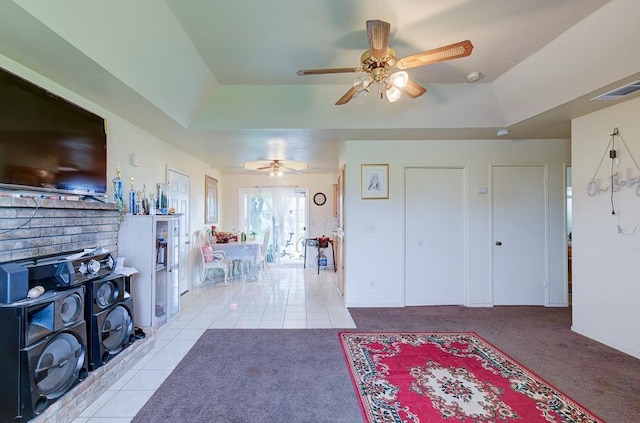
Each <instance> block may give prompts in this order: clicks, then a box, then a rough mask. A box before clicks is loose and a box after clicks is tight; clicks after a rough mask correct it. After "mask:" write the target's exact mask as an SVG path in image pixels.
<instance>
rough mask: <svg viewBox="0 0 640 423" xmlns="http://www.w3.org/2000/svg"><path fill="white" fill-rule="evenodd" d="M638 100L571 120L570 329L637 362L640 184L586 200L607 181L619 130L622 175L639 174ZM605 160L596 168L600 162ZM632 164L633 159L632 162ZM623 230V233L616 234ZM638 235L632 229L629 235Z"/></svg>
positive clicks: (639, 352)
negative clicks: (592, 186) (594, 184)
mask: <svg viewBox="0 0 640 423" xmlns="http://www.w3.org/2000/svg"><path fill="white" fill-rule="evenodd" d="M639 114H640V98H636V99H634V100H629V101H627V102H624V103H620V104H617V105H614V106H611V107H609V108H607V109H604V110H601V111H598V112H595V113H592V114H589V115H586V116H583V117H581V118H578V119H575V120H574V121H573V123H572V140H571V146H572V153H571V154H572V172H573V175H572V179H573V234H572V235H573V242H572V249H573V300H574V306H573V326H572V328H573V330H574V331H576V332H578V333H581V334H583V335H585V336H588V337H590V338H593V339H595V340H598V341H600V342H602V343H604V344H607V345H609V346H611V347H613V348H616V349H619V350H621V351H624V352H626V353H628V354H631V355H633V356H634V357H638V358H640V332H638V330H637V327H638V323H639V322H640V307H638V300H639V299H640V281H639V277H638V275H639V274H640V260H639V259H638V251H639V250H640V228H639V227H640V196H639V195H638V194H640V193H639V192H638V190H637V189H638V187H639V186H640V184H639V183H635V184H633V185H632V186H631V187H629V188H623V189H621V190H619V191H618V192H617V193H616V194H615V195H614V205H615V210H616V214H615V215H612V213H611V211H612V208H611V196H610V192H605V193H601V194H599V195H594V196H590V195H588V193H587V189H586V187H587V184H588V183H589V182H590V181H591V180H592V178H593V177H594V175H596V179H601V180H602V182H603V185H605V186H607V185H608V184H609V183H610V179H608V178H609V175H610V174H611V164H612V161H611V159H609V155H608V150H609V149H610V147H607V145H608V144H609V142H610V141H611V138H612V137H611V134H612V133H613V130H614V128H618V130H619V132H620V135H621V137H622V139H623V140H624V143H625V144H626V145H627V147H628V148H629V150H631V153H632V155H630V154H629V152H628V151H627V150H626V149H625V148H624V145H623V144H622V143H621V142H620V140H619V139H617V137H616V144H615V149H616V150H617V151H618V154H619V158H620V165H619V170H620V171H621V172H622V173H623V174H624V175H625V176H626V173H627V171H628V170H629V172H630V174H631V175H632V177H635V178H638V177H640V169H638V167H637V164H640V120H639V119H638V115H639ZM603 154H605V155H606V157H605V158H604V159H603V163H602V165H601V166H600V169H599V170H598V171H596V169H598V164H599V162H600V160H601V159H602V157H603ZM633 159H635V162H634V161H633ZM618 227H620V231H621V233H619V230H618ZM634 231H635V232H634Z"/></svg>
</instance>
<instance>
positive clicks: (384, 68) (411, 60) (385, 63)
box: [298, 20, 473, 106]
mask: <svg viewBox="0 0 640 423" xmlns="http://www.w3.org/2000/svg"><path fill="white" fill-rule="evenodd" d="M390 29H391V25H390V24H389V23H388V22H384V21H380V20H372V21H367V37H368V39H369V50H367V51H365V52H364V53H363V54H362V56H361V57H360V66H357V67H353V68H328V69H302V70H299V71H298V75H300V76H303V75H321V74H331V73H353V72H366V73H367V75H365V76H361V77H357V78H356V79H355V80H354V82H353V87H351V88H350V89H349V91H347V92H346V93H345V94H344V95H343V96H342V97H341V98H340V99H339V100H338V101H337V102H336V106H339V105H341V104H346V103H348V102H349V101H351V99H354V98H355V100H356V101H357V102H358V103H361V102H362V100H364V97H365V96H366V95H367V94H368V93H369V90H370V88H371V85H372V84H374V83H377V85H378V93H379V94H380V98H381V99H382V98H384V97H385V96H386V97H387V99H388V100H389V101H390V102H392V103H393V102H394V101H396V100H398V98H400V95H401V92H404V93H405V94H406V95H408V96H409V97H411V98H417V97H420V96H421V95H422V94H424V93H425V92H427V89H426V88H425V87H423V86H421V85H420V84H417V83H415V82H413V81H411V80H409V75H408V74H407V72H405V71H404V69H410V68H415V67H418V66H424V65H429V64H431V63H437V62H444V61H446V60H452V59H458V58H461V57H466V56H469V55H470V54H471V51H472V50H473V44H471V41H469V40H465V41H460V42H458V43H454V44H450V45H448V46H444V47H440V48H436V49H433V50H428V51H424V52H422V53H416V54H413V55H411V56H407V57H403V58H401V59H397V56H396V51H395V50H394V49H392V48H391V47H389V33H390ZM396 69H397V70H398V72H394V73H390V71H392V70H396Z"/></svg>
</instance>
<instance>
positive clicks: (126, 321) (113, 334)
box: [102, 305, 133, 354]
mask: <svg viewBox="0 0 640 423" xmlns="http://www.w3.org/2000/svg"><path fill="white" fill-rule="evenodd" d="M132 332H133V320H132V319H131V313H129V310H127V309H126V308H125V307H123V306H121V305H117V306H115V307H114V308H113V309H112V310H111V311H110V312H109V314H107V317H106V318H105V320H104V323H103V324H102V345H103V346H104V349H105V350H106V351H107V352H109V353H110V354H117V353H119V352H120V351H121V350H122V349H123V348H124V347H125V346H126V344H127V342H128V339H129V335H131V333H132Z"/></svg>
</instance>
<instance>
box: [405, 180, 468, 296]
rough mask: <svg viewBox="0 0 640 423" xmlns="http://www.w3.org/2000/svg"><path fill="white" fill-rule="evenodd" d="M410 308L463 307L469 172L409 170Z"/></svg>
mask: <svg viewBox="0 0 640 423" xmlns="http://www.w3.org/2000/svg"><path fill="white" fill-rule="evenodd" d="M405 184H406V186H405V304H406V305H408V306H417V305H436V304H438V305H443V304H464V273H465V260H464V226H465V225H464V204H465V202H464V170H463V169H461V168H407V169H405Z"/></svg>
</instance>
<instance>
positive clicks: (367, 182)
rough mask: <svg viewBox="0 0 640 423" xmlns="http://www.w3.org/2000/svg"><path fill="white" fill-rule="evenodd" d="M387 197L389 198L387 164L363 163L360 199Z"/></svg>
mask: <svg viewBox="0 0 640 423" xmlns="http://www.w3.org/2000/svg"><path fill="white" fill-rule="evenodd" d="M387 198H389V165H388V164H363V165H362V199H363V200H374V199H387Z"/></svg>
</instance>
